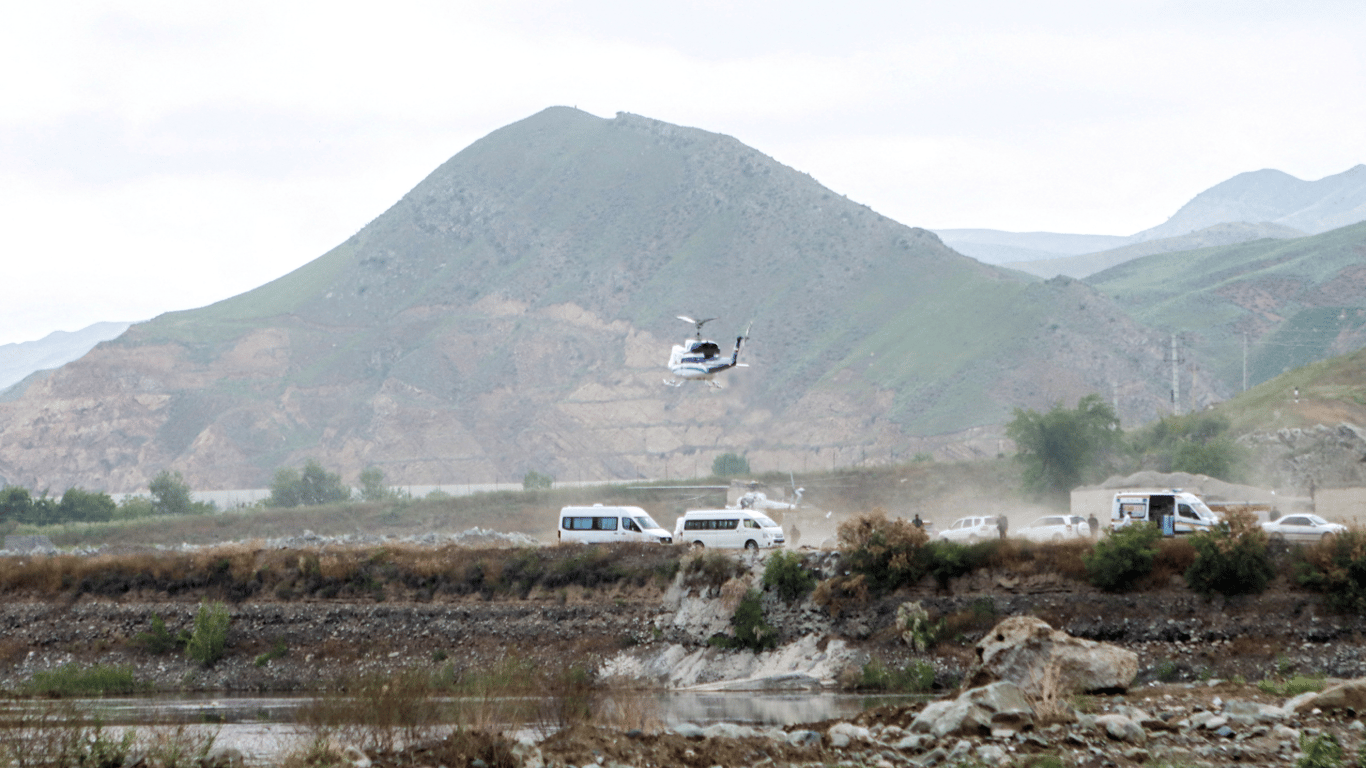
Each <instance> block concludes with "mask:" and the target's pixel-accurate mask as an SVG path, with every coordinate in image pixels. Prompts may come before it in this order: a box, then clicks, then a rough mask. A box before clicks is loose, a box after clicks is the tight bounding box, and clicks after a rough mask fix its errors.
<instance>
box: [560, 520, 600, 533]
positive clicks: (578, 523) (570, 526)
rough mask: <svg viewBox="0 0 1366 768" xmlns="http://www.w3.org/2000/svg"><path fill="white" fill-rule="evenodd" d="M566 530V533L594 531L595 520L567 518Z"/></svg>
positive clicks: (565, 522) (565, 521)
mask: <svg viewBox="0 0 1366 768" xmlns="http://www.w3.org/2000/svg"><path fill="white" fill-rule="evenodd" d="M564 529H565V530H566V531H591V530H593V518H591V517H566V518H565V519H564Z"/></svg>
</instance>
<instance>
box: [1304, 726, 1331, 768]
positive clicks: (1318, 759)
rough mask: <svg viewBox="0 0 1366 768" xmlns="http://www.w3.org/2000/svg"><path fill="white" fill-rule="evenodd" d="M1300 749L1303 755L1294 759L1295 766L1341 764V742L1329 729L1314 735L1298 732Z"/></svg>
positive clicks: (1316, 767) (1317, 767) (1319, 767)
mask: <svg viewBox="0 0 1366 768" xmlns="http://www.w3.org/2000/svg"><path fill="white" fill-rule="evenodd" d="M1300 751H1301V752H1303V753H1304V755H1303V756H1302V757H1301V758H1300V759H1299V760H1296V761H1295V768H1338V766H1341V765H1342V757H1343V751H1342V744H1341V743H1339V742H1338V737H1336V736H1334V735H1333V734H1332V733H1331V732H1329V731H1322V732H1320V733H1319V734H1318V735H1316V736H1310V735H1309V734H1307V733H1302V734H1300Z"/></svg>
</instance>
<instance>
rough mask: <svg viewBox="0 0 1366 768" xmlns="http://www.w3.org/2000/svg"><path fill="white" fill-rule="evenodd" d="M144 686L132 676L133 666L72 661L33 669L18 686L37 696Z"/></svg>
mask: <svg viewBox="0 0 1366 768" xmlns="http://www.w3.org/2000/svg"><path fill="white" fill-rule="evenodd" d="M147 687H148V686H147V685H146V684H145V683H139V682H138V681H137V679H136V678H135V677H133V668H132V667H108V666H104V665H101V664H96V665H95V666H93V667H82V666H80V665H78V664H75V663H71V664H65V665H63V666H60V667H58V668H56V669H54V670H50V671H43V672H34V673H33V677H32V678H30V679H29V680H28V681H27V682H25V683H24V684H23V685H22V686H21V690H22V691H23V692H24V693H26V694H30V695H36V696H53V697H59V696H104V695H109V694H129V693H136V692H137V691H139V690H142V689H144V688H147Z"/></svg>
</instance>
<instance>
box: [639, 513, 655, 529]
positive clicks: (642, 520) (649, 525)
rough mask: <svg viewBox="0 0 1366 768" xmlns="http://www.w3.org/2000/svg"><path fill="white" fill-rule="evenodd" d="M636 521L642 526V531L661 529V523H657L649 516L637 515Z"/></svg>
mask: <svg viewBox="0 0 1366 768" xmlns="http://www.w3.org/2000/svg"><path fill="white" fill-rule="evenodd" d="M634 519H635V521H636V525H638V526H640V529H641V530H642V531H649V530H653V529H655V528H659V527H660V526H659V523H656V522H655V521H654V519H653V518H651V517H650V516H649V515H637V516H636V517H635V518H634Z"/></svg>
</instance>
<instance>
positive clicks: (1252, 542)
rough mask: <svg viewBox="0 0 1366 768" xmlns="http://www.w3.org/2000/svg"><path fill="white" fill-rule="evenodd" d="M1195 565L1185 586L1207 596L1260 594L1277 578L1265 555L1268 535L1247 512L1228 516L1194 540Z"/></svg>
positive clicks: (1192, 538) (1192, 540) (1267, 556)
mask: <svg viewBox="0 0 1366 768" xmlns="http://www.w3.org/2000/svg"><path fill="white" fill-rule="evenodd" d="M1191 546H1193V547H1195V562H1193V563H1191V566H1190V568H1187V569H1186V584H1187V585H1188V586H1190V588H1191V589H1193V590H1195V591H1196V592H1199V593H1201V594H1204V595H1208V594H1209V593H1211V592H1218V593H1220V594H1223V595H1248V594H1258V593H1260V592H1261V591H1262V590H1264V589H1266V585H1267V583H1268V582H1270V581H1271V577H1272V576H1274V575H1275V574H1276V571H1275V568H1274V566H1272V564H1271V557H1270V555H1268V554H1267V551H1266V531H1263V530H1262V529H1261V526H1259V525H1257V521H1256V518H1254V517H1253V516H1252V515H1251V514H1250V513H1248V512H1241V511H1233V512H1229V514H1228V517H1227V519H1225V520H1224V522H1222V523H1220V524H1219V525H1218V526H1217V527H1216V528H1215V529H1214V530H1211V531H1202V532H1200V533H1197V534H1194V535H1192V536H1191Z"/></svg>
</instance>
